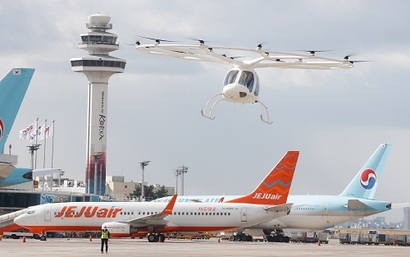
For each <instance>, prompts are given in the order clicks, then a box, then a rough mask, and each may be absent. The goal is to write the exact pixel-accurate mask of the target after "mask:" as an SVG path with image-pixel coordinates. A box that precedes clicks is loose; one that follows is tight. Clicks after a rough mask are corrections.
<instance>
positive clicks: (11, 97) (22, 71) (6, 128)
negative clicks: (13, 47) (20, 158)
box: [0, 68, 34, 154]
mask: <svg viewBox="0 0 410 257" xmlns="http://www.w3.org/2000/svg"><path fill="white" fill-rule="evenodd" d="M33 73H34V69H30V68H13V69H11V70H10V71H9V73H7V75H6V76H5V77H4V78H3V79H2V80H1V81H0V154H1V153H3V151H4V145H5V143H6V141H7V137H8V135H9V134H10V130H11V128H12V126H13V123H14V120H15V119H16V116H17V112H18V111H19V109H20V106H21V103H22V101H23V98H24V96H25V94H26V91H27V88H28V85H29V84H30V81H31V78H32V77H33Z"/></svg>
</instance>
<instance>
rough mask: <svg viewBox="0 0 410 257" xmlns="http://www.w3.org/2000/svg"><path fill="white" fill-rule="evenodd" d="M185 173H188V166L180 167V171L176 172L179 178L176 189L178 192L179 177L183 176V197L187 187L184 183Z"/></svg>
mask: <svg viewBox="0 0 410 257" xmlns="http://www.w3.org/2000/svg"><path fill="white" fill-rule="evenodd" d="M185 173H188V167H187V166H184V165H183V166H180V167H178V169H176V170H175V174H176V176H177V185H176V186H177V188H176V190H178V176H179V175H181V184H182V186H181V195H184V193H185V192H184V187H185V185H184V184H185V182H184V174H185Z"/></svg>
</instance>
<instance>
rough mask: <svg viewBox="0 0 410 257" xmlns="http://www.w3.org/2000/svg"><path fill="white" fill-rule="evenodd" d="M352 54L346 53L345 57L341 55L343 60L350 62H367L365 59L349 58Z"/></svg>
mask: <svg viewBox="0 0 410 257" xmlns="http://www.w3.org/2000/svg"><path fill="white" fill-rule="evenodd" d="M352 56H354V55H353V54H348V55H346V56H345V57H343V60H344V61H345V62H350V63H351V64H353V63H357V62H369V61H367V60H350V57H352Z"/></svg>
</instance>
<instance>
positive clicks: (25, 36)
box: [0, 0, 410, 213]
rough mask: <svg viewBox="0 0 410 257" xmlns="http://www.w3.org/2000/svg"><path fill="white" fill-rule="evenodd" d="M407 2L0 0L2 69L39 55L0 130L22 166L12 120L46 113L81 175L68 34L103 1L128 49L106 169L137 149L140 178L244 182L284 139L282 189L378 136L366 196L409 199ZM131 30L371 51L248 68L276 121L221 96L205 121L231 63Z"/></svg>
mask: <svg viewBox="0 0 410 257" xmlns="http://www.w3.org/2000/svg"><path fill="white" fill-rule="evenodd" d="M409 9H410V2H409V1H404V0H403V1H370V0H367V1H366V0H364V1H353V0H340V1H339V0H335V1H325V0H323V1H322V0H317V1H301V0H299V1H298V0H290V1H268V0H266V1H264V0H252V1H240V0H239V1H217V0H215V1H196V0H189V1H188V0H186V1H183V0H181V1H167V0H163V1H135V0H124V1H108V0H99V1H97V0H83V1H57V0H32V1H22V0H17V1H16V0H5V1H2V2H1V4H0V17H2V19H1V21H2V26H0V33H1V34H2V35H3V36H2V42H1V44H0V45H1V47H0V56H1V60H2V65H1V67H0V74H6V73H7V72H8V71H9V70H10V69H11V68H13V67H18V66H20V67H31V68H35V69H36V71H35V74H34V76H33V79H32V82H31V84H30V87H29V89H28V91H27V94H26V97H25V99H24V102H23V104H22V106H21V108H20V112H19V115H18V117H17V119H16V121H15V123H14V127H13V130H12V131H11V136H9V139H8V143H9V144H12V146H13V148H12V149H13V150H12V151H13V154H17V155H19V165H18V166H20V167H29V166H30V155H29V153H28V148H27V145H28V144H29V142H27V141H21V140H19V137H18V131H19V130H20V129H23V128H25V127H26V126H27V125H29V124H30V123H32V122H33V121H35V120H36V118H39V121H40V122H41V121H44V120H45V119H47V120H48V121H49V122H50V121H52V120H55V144H54V147H55V150H54V167H59V168H61V169H63V170H64V171H65V176H66V177H70V178H73V179H76V180H84V179H85V158H86V156H85V155H86V154H85V152H86V116H87V113H86V110H87V79H86V77H85V75H84V74H81V73H74V72H73V71H71V66H70V61H69V60H70V58H74V57H81V56H86V55H87V54H88V53H87V52H86V51H84V50H81V49H78V47H77V46H78V43H79V42H80V34H81V33H86V32H88V30H87V29H86V27H85V23H86V22H87V21H88V16H89V15H91V14H95V13H98V12H100V13H101V14H104V15H109V16H111V23H112V25H113V29H112V30H111V31H110V32H112V33H115V34H117V35H118V42H119V44H120V49H119V50H118V51H115V52H112V53H111V55H112V56H116V57H119V58H122V59H125V60H126V61H127V66H126V69H125V72H124V73H123V74H115V75H113V76H112V77H111V78H110V80H109V90H108V117H107V174H108V175H120V176H125V179H126V180H134V181H140V180H141V169H140V166H139V164H138V163H139V162H141V161H144V160H150V161H151V162H150V164H149V166H147V167H145V181H148V183H150V184H160V185H166V186H175V183H176V179H175V174H174V171H175V169H176V168H178V167H179V166H182V165H185V166H187V167H189V169H188V173H187V174H185V178H184V180H185V189H184V191H185V194H245V193H247V192H250V191H251V190H252V189H253V188H254V187H255V186H256V185H257V184H258V183H259V182H260V181H261V180H262V179H263V178H264V177H265V175H266V174H267V173H268V171H270V170H271V168H272V167H273V166H274V165H275V164H276V163H277V162H278V161H279V160H280V158H281V157H282V156H283V155H284V154H285V153H286V151H288V150H299V151H300V156H299V162H298V164H297V170H296V173H295V177H294V181H293V184H292V188H291V194H339V193H341V192H342V191H343V189H344V188H345V187H346V186H347V184H348V183H349V182H350V180H351V179H352V178H353V177H354V175H355V174H356V173H357V172H358V170H359V169H360V168H361V167H362V165H363V164H364V163H365V162H366V160H367V159H368V158H369V157H370V156H371V154H372V153H373V152H374V151H375V150H376V148H377V147H378V146H379V145H380V144H381V143H391V144H392V149H391V152H390V155H389V157H388V159H387V163H386V166H385V171H384V175H383V178H382V179H381V180H379V182H380V183H379V189H378V191H377V193H376V195H375V197H376V198H378V199H380V200H389V201H392V202H393V203H403V202H409V198H408V195H409V190H410V189H409V188H410V187H409V186H408V181H410V172H409V171H410V162H409V160H408V156H409V153H410V150H409V147H410V119H409V117H410V101H409V97H410V87H409V85H408V83H409V82H408V81H409V80H410V44H409V42H410V27H409V26H408V24H410V16H409V15H408V10H409ZM139 36H146V37H154V38H162V39H168V40H175V41H177V42H179V43H188V44H192V43H196V42H194V41H193V40H192V38H200V39H205V40H206V41H207V42H209V44H210V45H215V46H227V47H228V46H229V47H244V48H255V47H256V45H257V44H259V43H263V47H264V48H266V49H269V50H272V51H286V52H289V51H291V52H298V51H299V50H330V51H328V52H325V53H322V55H324V56H328V57H334V58H343V57H344V56H345V55H350V54H351V55H353V56H352V57H351V58H352V59H356V60H368V61H369V62H365V63H357V64H355V67H354V68H352V69H347V70H330V71H312V70H281V69H274V68H269V69H261V70H257V72H258V75H259V79H260V82H261V90H260V95H259V97H260V100H261V101H262V102H264V103H265V104H266V105H267V107H268V110H269V114H270V118H271V120H272V121H273V124H272V125H267V124H265V123H263V122H261V121H260V120H259V114H260V107H259V106H257V105H251V104H248V105H241V104H232V103H226V102H222V103H220V104H219V105H218V106H217V108H216V110H215V112H214V115H215V117H216V118H215V120H213V121H211V120H208V119H205V118H203V117H202V116H201V114H200V109H201V108H202V107H203V106H204V104H205V103H206V101H207V100H208V99H209V98H210V97H211V96H212V95H213V94H215V93H218V92H220V90H221V87H222V82H223V78H224V76H225V74H226V73H227V72H228V71H229V69H230V68H231V67H229V66H227V65H222V64H209V63H208V64H207V63H201V62H194V61H188V60H179V59H173V58H169V57H161V56H154V55H149V54H146V53H142V52H138V51H137V50H136V49H135V48H134V47H133V45H132V44H133V43H135V41H136V40H141V38H140V37H139ZM144 43H151V42H148V41H144ZM50 148H51V145H50V144H48V145H47V148H46V165H45V166H46V167H49V166H50V159H51V152H50ZM42 150H44V149H40V151H39V153H38V162H37V163H38V167H42V166H43V163H42V157H43V152H42ZM396 213H397V211H396ZM398 213H401V210H400V211H399V212H398Z"/></svg>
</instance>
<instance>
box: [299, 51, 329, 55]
mask: <svg viewBox="0 0 410 257" xmlns="http://www.w3.org/2000/svg"><path fill="white" fill-rule="evenodd" d="M297 51H301V52H306V53H309V54H311V55H315V54H316V53H325V52H331V51H334V50H297Z"/></svg>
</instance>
